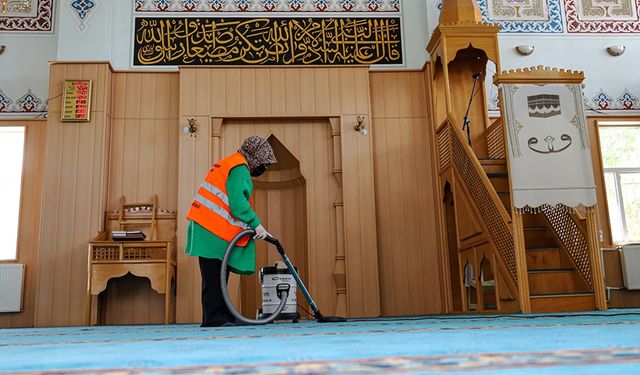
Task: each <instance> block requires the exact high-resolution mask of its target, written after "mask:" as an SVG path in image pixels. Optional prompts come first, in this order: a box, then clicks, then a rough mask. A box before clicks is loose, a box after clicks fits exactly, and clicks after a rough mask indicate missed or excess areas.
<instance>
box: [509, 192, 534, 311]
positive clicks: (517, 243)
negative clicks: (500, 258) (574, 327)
mask: <svg viewBox="0 0 640 375" xmlns="http://www.w3.org/2000/svg"><path fill="white" fill-rule="evenodd" d="M512 200H513V198H512ZM512 213H513V245H514V249H513V251H514V252H515V254H516V268H517V271H518V299H519V301H520V309H522V312H523V313H525V314H527V313H530V312H531V300H530V297H529V274H528V270H527V255H526V250H525V245H524V230H523V222H522V213H521V212H519V211H518V210H513V212H512Z"/></svg>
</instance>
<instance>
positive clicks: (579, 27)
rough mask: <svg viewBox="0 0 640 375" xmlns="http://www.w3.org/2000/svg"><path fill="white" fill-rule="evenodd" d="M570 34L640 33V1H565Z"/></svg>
mask: <svg viewBox="0 0 640 375" xmlns="http://www.w3.org/2000/svg"><path fill="white" fill-rule="evenodd" d="M564 11H565V15H566V19H567V32H569V33H612V34H627V33H640V19H639V14H640V0H606V1H604V0H565V1H564Z"/></svg>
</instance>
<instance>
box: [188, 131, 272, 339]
mask: <svg viewBox="0 0 640 375" xmlns="http://www.w3.org/2000/svg"><path fill="white" fill-rule="evenodd" d="M276 162H277V161H276V158H275V155H274V154H273V149H272V148H271V145H270V144H269V142H267V141H266V140H265V139H263V138H260V137H258V136H251V137H249V138H247V139H245V140H244V142H242V145H241V146H240V150H238V152H236V153H234V154H232V155H230V156H228V157H226V158H224V159H222V160H220V161H218V162H217V163H215V164H214V165H213V166H212V167H211V169H210V170H209V173H208V174H207V176H206V177H205V179H204V181H203V182H202V184H201V185H200V188H199V189H198V192H197V194H196V196H195V197H194V199H193V203H192V204H191V209H190V210H189V214H188V215H187V219H188V220H189V226H188V228H187V245H186V248H185V252H186V253H187V254H189V255H191V256H197V257H198V260H199V263H200V274H201V276H202V325H201V326H202V327H218V326H232V325H240V324H241V323H239V322H236V321H235V318H234V317H233V315H232V314H231V313H230V312H229V309H228V308H227V306H226V304H225V303H224V300H223V298H222V292H221V285H220V266H221V265H222V258H223V257H224V253H225V250H226V249H227V247H228V246H229V242H230V241H231V240H232V239H233V237H234V236H235V235H236V234H238V233H240V232H241V231H242V230H244V229H249V228H251V229H254V230H255V231H256V235H255V236H254V237H253V238H248V237H247V238H244V239H242V240H241V241H239V242H238V244H237V246H236V248H235V249H234V251H233V252H232V254H231V259H230V260H229V268H228V269H230V270H231V271H232V272H234V273H238V274H252V273H253V272H254V271H255V241H254V239H264V238H266V237H267V236H271V235H270V234H269V232H267V230H266V229H265V228H264V227H263V226H262V225H261V224H260V219H258V216H257V215H256V213H255V211H253V209H252V208H251V193H252V191H253V183H252V182H251V177H258V176H260V175H262V174H263V173H264V172H265V171H266V169H267V167H268V166H269V165H272V164H275V163H276ZM238 248H241V249H238ZM227 278H228V274H227Z"/></svg>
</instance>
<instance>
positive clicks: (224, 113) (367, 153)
mask: <svg viewBox="0 0 640 375" xmlns="http://www.w3.org/2000/svg"><path fill="white" fill-rule="evenodd" d="M259 69H266V70H267V71H268V72H269V75H268V78H269V86H268V87H269V92H270V95H269V108H270V113H260V112H262V111H265V110H266V108H267V106H266V105H265V104H263V103H262V100H263V98H260V97H258V96H256V92H265V90H266V86H264V85H265V81H266V80H267V75H266V73H262V72H258V70H259ZM197 70H198V69H195V68H182V69H181V71H180V92H181V105H180V114H181V118H183V119H184V118H186V117H187V116H192V115H193V116H196V115H197V116H198V117H199V116H206V117H214V118H223V119H224V118H233V117H242V118H258V119H259V118H270V117H272V118H273V117H274V116H275V117H288V118H299V119H305V118H309V117H323V118H325V120H324V121H326V118H329V117H335V116H336V115H337V116H340V115H341V114H348V115H349V116H348V121H349V125H348V126H350V127H353V125H354V121H355V117H356V115H357V114H362V115H365V116H367V117H368V115H369V83H368V77H369V75H368V74H369V73H368V69H366V68H364V67H363V68H331V69H325V68H287V69H283V68H255V69H253V72H250V71H251V69H246V70H244V69H238V68H212V69H210V77H209V80H208V82H209V86H210V87H209V89H208V90H205V89H202V88H198V87H197V84H196V81H198V84H200V83H202V82H205V81H206V80H205V81H203V80H198V79H197V74H199V73H198V72H197ZM223 77H224V79H223ZM243 77H253V82H254V85H253V87H249V86H248V85H247V84H246V82H248V81H249V80H243ZM258 77H260V79H258ZM324 77H328V87H327V85H326V84H323V85H318V82H317V80H318V79H324ZM244 79H246V78H244ZM312 81H313V82H314V86H315V87H303V84H306V83H308V82H312ZM243 82H245V84H243ZM258 82H260V83H259V85H263V86H262V87H260V86H259V87H256V85H258ZM303 82H304V83H303ZM318 87H321V89H317V88H318ZM247 90H248V91H247ZM304 90H306V91H313V93H311V92H303V91H304ZM205 92H206V94H205V95H207V96H208V97H209V98H210V99H209V103H210V106H211V107H210V112H207V113H202V112H199V111H205V110H206V109H203V108H200V107H199V106H198V105H196V103H197V101H196V97H197V96H198V94H199V93H200V94H203V93H205ZM244 92H247V93H250V94H247V95H244V96H243V93H244ZM327 93H328V97H327ZM216 98H220V100H216ZM302 98H305V99H304V103H303V100H302ZM308 100H313V101H314V102H315V104H313V105H311V104H310V103H308ZM259 103H260V104H259ZM223 104H224V105H223ZM203 105H204V104H203ZM327 106H329V108H330V112H331V113H320V112H319V108H321V107H322V108H326V107H327ZM243 110H244V111H246V112H244V111H243ZM225 121H226V120H225ZM341 122H342V121H341ZM344 126H347V125H344ZM348 131H349V132H350V133H355V132H353V130H352V128H351V129H348ZM341 138H343V137H341ZM363 138H364V139H366V140H368V137H363ZM181 139H184V136H181ZM354 140H357V138H354V139H348V140H345V139H341V147H342V149H343V150H342V152H343V153H344V152H345V150H347V149H349V150H350V151H349V152H350V153H351V155H352V156H355V158H356V159H355V160H354V161H353V162H352V165H351V166H350V167H349V168H350V171H352V172H353V173H354V174H353V175H352V176H351V177H350V178H353V180H352V181H350V182H349V183H346V185H349V186H350V188H351V189H353V190H352V197H353V199H354V201H353V202H352V204H353V208H354V214H350V211H349V209H348V208H347V207H345V213H346V214H347V215H348V216H349V219H347V218H345V226H347V227H348V228H349V229H348V230H347V231H345V236H347V238H348V239H347V240H348V241H349V239H350V240H351V243H352V245H355V247H353V248H352V247H351V246H347V247H346V249H347V254H346V259H347V263H351V262H352V263H351V266H352V267H354V269H355V268H362V267H363V265H362V264H358V263H356V262H357V260H358V259H359V258H360V256H361V254H360V252H364V253H367V254H369V255H372V254H373V256H369V259H365V260H364V267H373V268H368V270H367V275H356V276H354V277H353V278H352V279H349V281H348V284H349V285H351V284H353V285H354V286H355V287H356V288H357V287H362V288H368V289H369V290H368V291H367V292H365V291H362V290H361V291H359V292H358V293H360V295H361V296H360V297H357V299H356V300H352V301H350V303H349V305H350V307H354V308H355V310H354V311H356V312H357V311H365V310H367V309H369V307H365V306H363V304H364V303H365V298H364V295H365V294H366V295H367V298H366V303H367V306H373V307H372V308H371V310H370V311H369V310H367V311H368V312H367V314H370V315H377V313H378V300H379V297H378V291H377V288H378V282H377V255H375V253H376V252H377V246H376V245H375V244H376V239H375V238H372V239H371V238H367V239H366V240H365V241H361V240H360V237H361V236H362V234H363V233H373V232H375V230H374V229H375V222H374V218H375V204H373V203H372V202H374V201H373V190H374V186H373V182H372V181H373V171H372V163H371V159H372V157H371V155H372V149H371V146H370V145H369V144H368V143H369V142H361V143H362V145H360V144H359V142H354ZM182 142H183V141H182V140H181V150H180V155H181V156H180V164H179V169H180V173H181V175H182V174H183V169H185V170H186V169H192V168H193V163H200V160H196V159H195V155H193V154H191V155H187V154H188V153H191V151H189V149H188V148H183V147H182ZM223 143H224V142H221V144H223ZM234 147H237V145H234ZM223 151H227V150H223ZM183 154H184V155H183ZM343 155H344V154H343ZM190 165H191V166H190ZM184 173H185V175H186V172H184ZM344 175H346V173H344V174H343V178H344ZM200 178H202V177H200ZM179 181H180V187H179V207H182V208H181V209H180V210H179V211H180V212H179V215H178V216H179V217H181V215H183V214H185V213H186V208H187V207H188V205H189V204H190V203H191V198H192V196H188V195H190V194H184V193H183V191H185V192H186V191H190V193H192V192H193V189H190V188H189V183H188V182H183V179H182V178H179ZM366 181H371V183H367V182H366ZM198 183H199V181H198ZM350 184H354V185H353V186H351V185H350ZM357 187H360V188H361V189H362V188H364V190H365V192H364V194H363V192H362V191H360V192H357ZM367 190H369V191H367ZM307 194H308V196H309V194H310V193H307ZM187 196H188V197H187ZM333 198H334V197H332V199H333ZM364 201H366V204H365V203H364ZM372 209H373V211H372ZM355 212H358V213H357V214H355ZM309 216H311V214H309ZM357 220H360V223H357ZM180 225H182V226H183V227H186V223H185V224H182V223H180ZM349 225H352V227H349ZM183 241H184V230H179V239H178V242H179V243H182V242H183ZM182 246H183V245H182ZM351 255H353V257H352V258H353V261H350V259H351V258H350V257H351ZM310 261H311V260H310ZM311 262H312V261H311ZM371 262H373V263H371ZM347 269H348V271H347V274H348V273H349V272H350V271H349V266H348V267H347ZM356 272H358V273H362V272H360V271H356ZM310 273H313V270H312V269H311V270H310ZM178 274H179V275H180V274H182V271H179V272H178ZM179 277H180V276H179ZM311 277H313V276H311ZM347 277H349V276H347ZM362 277H365V278H367V279H366V282H363V281H362V280H358V279H360V278H362ZM182 283H183V280H179V283H178V284H179V285H181V284H182ZM192 285H193V287H194V288H196V289H195V290H194V292H197V291H198V290H199V285H195V284H192ZM179 288H180V286H179ZM348 288H350V287H348ZM373 290H375V292H371V291H373ZM179 298H182V297H181V296H179ZM185 298H187V299H189V298H191V299H193V298H194V294H193V293H191V294H190V297H188V296H185ZM198 303H199V302H198ZM178 305H179V306H180V303H179V304H178ZM179 309H180V308H179ZM183 313H185V311H183V312H180V311H179V314H178V316H181V314H183ZM357 314H360V313H357ZM187 315H188V314H187ZM192 315H193V314H192ZM183 316H184V315H183Z"/></svg>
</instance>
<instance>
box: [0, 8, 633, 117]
mask: <svg viewBox="0 0 640 375" xmlns="http://www.w3.org/2000/svg"><path fill="white" fill-rule="evenodd" d="M70 3H71V0H60V1H57V2H56V4H57V9H56V15H55V18H56V19H57V22H56V23H57V24H56V27H55V33H54V34H29V33H26V34H8V33H0V44H5V45H6V46H7V49H6V52H5V53H4V55H2V56H0V90H2V91H3V92H4V94H5V95H6V96H8V97H10V98H11V99H12V100H14V101H15V100H17V99H18V98H19V97H21V96H22V95H24V94H25V93H26V92H27V90H28V89H31V90H32V92H33V93H34V95H36V96H38V97H39V98H41V99H42V100H43V101H44V100H46V96H47V94H48V91H47V84H48V69H49V68H48V64H47V62H48V61H50V60H58V61H86V60H90V61H110V62H111V64H112V66H113V67H114V68H115V69H116V70H128V69H136V70H140V69H147V70H152V69H160V70H171V69H174V70H175V69H176V68H167V67H159V68H138V67H136V68H133V67H132V57H131V54H132V36H133V30H132V27H133V17H134V15H133V0H117V1H107V0H96V4H97V7H96V8H95V9H93V10H92V11H91V13H90V15H89V16H88V17H87V18H86V19H85V20H84V29H82V27H81V26H82V21H81V20H80V19H79V18H78V16H77V14H75V13H74V12H73V11H72V10H71V8H70V6H69V4H70ZM438 4H439V1H438V0H402V17H403V22H402V24H403V35H404V41H403V44H404V65H403V66H401V67H399V66H391V67H374V68H373V69H388V68H391V69H399V68H400V69H402V68H407V69H420V68H422V66H423V65H424V63H425V62H426V60H427V52H426V45H427V43H428V41H429V38H430V37H431V34H432V32H433V30H434V28H435V26H436V25H437V22H438V18H439V9H438ZM219 15H220V16H222V15H224V14H219ZM235 15H237V14H235ZM242 15H243V16H250V15H255V14H242ZM299 15H300V14H296V16H299ZM518 44H530V45H533V46H535V51H534V53H533V54H532V55H530V56H520V55H518V54H517V53H516V52H515V50H514V47H515V46H516V45H518ZM614 44H623V45H625V46H626V47H627V50H626V52H625V54H624V55H622V56H620V57H612V56H610V55H609V54H608V53H606V51H605V49H606V47H607V46H610V45H614ZM500 52H501V62H502V69H514V68H519V67H527V66H535V65H545V66H551V67H559V68H566V69H574V70H583V71H584V72H585V75H586V81H585V96H586V97H587V99H588V100H587V103H588V104H589V105H590V106H592V107H595V106H596V105H595V104H594V103H592V99H593V97H595V96H596V95H597V94H598V93H599V92H600V91H603V92H605V93H606V94H607V95H609V96H610V97H612V98H613V99H614V101H615V100H617V99H618V97H619V96H621V95H622V94H623V93H624V92H625V91H628V92H630V93H631V94H633V96H635V97H637V98H640V75H638V74H637V69H638V66H640V35H621V34H617V35H604V34H600V35H569V34H566V33H564V34H531V33H529V34H500ZM488 73H489V74H491V73H492V72H488ZM489 91H491V92H493V93H494V94H497V90H495V89H491V88H489ZM614 105H615V104H614ZM636 106H637V108H638V109H640V99H638V101H637V102H636ZM614 112H616V113H623V112H624V113H637V112H639V111H614Z"/></svg>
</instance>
